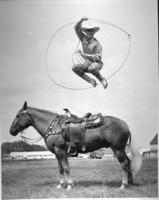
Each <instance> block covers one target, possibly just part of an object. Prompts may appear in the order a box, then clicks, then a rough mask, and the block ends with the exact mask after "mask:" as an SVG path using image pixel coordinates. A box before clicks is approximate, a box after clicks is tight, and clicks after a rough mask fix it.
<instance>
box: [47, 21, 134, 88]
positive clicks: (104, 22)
mask: <svg viewBox="0 0 159 200" xmlns="http://www.w3.org/2000/svg"><path fill="white" fill-rule="evenodd" d="M88 20H91V21H92V22H97V23H99V24H104V25H109V26H112V27H115V28H117V29H119V30H121V31H122V32H124V33H125V34H126V35H127V37H128V43H129V45H128V50H127V53H126V55H125V58H124V60H123V62H122V63H121V64H120V65H119V67H118V68H117V69H116V70H115V71H114V72H113V73H112V74H110V75H109V76H108V77H107V78H106V79H107V80H109V79H111V78H112V77H113V76H115V74H117V73H118V72H119V71H120V70H121V68H122V67H123V66H124V64H125V63H126V61H127V59H128V57H129V54H130V48H131V38H130V34H129V33H128V32H127V31H125V30H124V29H123V28H121V27H120V26H117V25H115V24H112V23H110V22H107V21H104V20H99V19H93V18H88ZM75 23H77V22H71V23H68V24H65V25H63V26H61V27H60V28H58V29H57V30H56V31H55V32H54V33H53V34H52V36H51V37H50V39H49V41H48V45H47V49H46V52H45V71H46V74H47V76H48V78H49V79H50V80H51V82H53V83H54V84H56V85H57V86H59V87H61V88H64V89H68V90H86V89H90V88H93V86H90V87H86V88H72V87H67V86H64V85H62V84H60V83H58V82H57V81H55V80H54V78H53V77H52V76H51V75H50V73H49V71H48V64H47V63H48V62H47V58H48V52H49V47H50V46H51V42H52V40H53V38H54V37H55V35H56V34H57V33H58V32H60V31H61V30H62V29H64V28H66V27H68V26H70V25H74V24H75ZM79 44H80V40H79V41H78V43H77V45H76V47H75V50H74V52H75V51H76V50H77V48H78V46H79ZM73 54H74V53H72V62H73V63H74V60H73Z"/></svg>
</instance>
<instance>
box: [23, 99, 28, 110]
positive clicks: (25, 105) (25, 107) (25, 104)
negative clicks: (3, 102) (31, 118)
mask: <svg viewBox="0 0 159 200" xmlns="http://www.w3.org/2000/svg"><path fill="white" fill-rule="evenodd" d="M26 109H27V102H26V101H25V102H24V105H23V110H26Z"/></svg>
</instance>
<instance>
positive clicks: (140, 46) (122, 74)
mask: <svg viewBox="0 0 159 200" xmlns="http://www.w3.org/2000/svg"><path fill="white" fill-rule="evenodd" d="M83 16H86V17H88V18H92V19H99V20H103V21H105V22H110V23H112V24H114V25H116V26H119V27H121V28H123V29H124V30H126V31H127V32H128V33H130V34H131V42H130V44H131V50H130V54H129V57H128V59H127V61H126V63H125V64H124V66H123V67H122V69H121V70H120V71H119V72H118V73H117V74H116V75H115V76H113V77H112V78H111V79H110V80H108V84H109V86H108V88H107V89H106V90H104V89H103V87H102V85H101V84H99V85H98V86H97V87H96V88H91V89H87V90H67V89H64V88H61V87H59V86H57V85H55V84H54V83H53V82H52V81H51V80H50V79H49V77H48V76H47V73H46V67H47V69H48V71H49V74H50V76H51V77H52V78H54V79H55V80H56V81H57V82H58V83H60V84H62V85H64V86H66V87H73V88H86V87H89V84H87V83H86V82H84V81H83V80H82V79H80V78H79V77H77V76H76V75H75V74H74V73H73V72H72V71H71V67H72V63H71V62H72V61H71V59H72V53H73V51H74V48H75V46H76V45H77V43H78V40H77V37H76V35H75V32H74V24H73V23H74V22H77V21H78V20H79V19H81V18H82V17H83ZM70 23H71V25H68V26H66V27H65V28H62V29H61V30H60V31H57V30H58V29H59V28H60V27H62V26H64V25H66V24H70ZM157 24H158V22H157V1H156V0H151V1H150V0H104V1H103V0H98V1H97V0H94V1H93V0H85V1H77V0H74V1H71V0H66V1H64V0H63V1H62V0H58V1H47V0H46V1H44V0H43V1H42V0H39V1H23V0H21V1H18V0H17V1H0V27H1V28H0V105H1V107H0V113H1V115H0V125H1V126H0V127H1V130H0V131H1V141H2V142H12V141H16V140H19V139H20V137H19V136H17V137H13V136H11V135H10V134H9V127H10V125H11V123H12V121H13V119H14V117H15V115H16V113H17V112H18V110H19V109H20V108H21V107H22V105H23V103H24V101H25V100H27V102H28V105H29V106H32V107H36V108H41V109H46V110H50V111H54V112H58V113H59V114H64V113H63V108H69V109H70V110H71V112H72V113H74V114H76V115H78V116H83V115H84V114H85V113H87V112H92V113H99V112H101V113H102V114H103V115H111V116H115V117H119V118H121V119H123V120H125V121H126V122H127V123H128V125H129V127H130V130H131V132H132V136H133V137H134V138H135V140H136V143H137V145H138V146H139V147H147V146H149V143H150V141H151V140H152V138H153V137H154V136H155V134H156V133H157V132H158V120H157V106H158V105H157V103H158V100H157V98H158V25H157ZM97 25H98V26H100V27H101V30H100V31H99V32H98V34H97V35H96V37H97V38H98V39H99V40H100V42H101V44H102V47H103V61H104V67H103V69H102V70H101V73H102V75H104V76H105V77H108V76H109V75H110V74H111V73H113V72H114V70H116V69H117V68H118V67H119V66H120V64H121V63H122V62H123V60H124V58H125V56H126V53H127V51H128V45H129V41H128V39H127V36H126V35H125V36H124V35H123V33H122V32H121V31H120V30H117V29H116V28H114V27H111V26H110V25H108V24H107V25H106V24H104V25H103V24H101V23H100V22H98V23H97ZM56 32H57V33H56ZM54 33H56V35H55V36H54V37H53V38H52V39H51V41H50V38H51V37H52V36H53V34H54ZM49 41H50V43H49ZM48 45H49V49H48V53H47V55H46V51H47V47H48ZM45 59H47V66H46V65H45ZM25 134H26V136H27V137H29V138H37V137H38V133H37V132H36V131H35V130H34V129H33V128H29V129H27V130H26V131H25ZM39 144H43V142H40V143H39Z"/></svg>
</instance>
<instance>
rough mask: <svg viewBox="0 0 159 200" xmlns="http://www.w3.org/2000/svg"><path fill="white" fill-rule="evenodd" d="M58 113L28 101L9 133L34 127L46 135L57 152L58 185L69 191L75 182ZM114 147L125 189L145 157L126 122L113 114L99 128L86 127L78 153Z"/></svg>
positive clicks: (49, 147) (47, 142) (51, 148)
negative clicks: (28, 103) (83, 140)
mask: <svg viewBox="0 0 159 200" xmlns="http://www.w3.org/2000/svg"><path fill="white" fill-rule="evenodd" d="M59 116H62V115H59V114H58V113H54V112H51V111H47V110H42V109H38V108H34V107H30V106H28V105H27V102H26V101H25V102H24V104H23V106H22V108H21V109H20V110H19V112H18V113H17V115H16V117H15V119H14V121H13V122H12V124H11V127H10V134H11V135H12V136H16V135H17V134H18V133H20V132H22V131H23V130H24V129H26V128H28V127H29V126H32V127H33V128H34V129H35V130H36V131H37V132H38V133H39V134H40V135H41V137H43V139H44V141H45V144H46V146H47V148H48V149H49V150H50V151H51V152H52V153H54V154H55V156H56V159H57V161H58V170H59V183H58V185H57V188H62V187H64V185H65V187H66V189H67V190H71V189H72V188H74V187H75V186H74V181H73V179H72V178H71V176H70V167H69V162H68V157H69V155H68V152H67V150H68V147H69V146H68V142H67V141H66V133H65V132H64V131H63V128H62V126H63V124H64V123H65V116H62V117H63V119H64V120H63V122H60V120H57V118H58V117H59ZM50 124H51V126H56V130H57V131H56V132H51V133H48V128H49V127H50ZM126 145H129V147H130V151H131V155H132V156H131V159H129V157H128V156H127V154H126V152H125V148H126ZM103 147H106V148H108V147H109V148H111V149H112V151H113V152H114V155H115V156H116V158H117V159H118V161H119V163H120V165H121V172H122V173H121V174H122V181H121V186H120V189H125V188H126V187H127V186H128V185H131V184H133V178H134V174H136V173H137V172H138V171H139V170H140V168H141V165H142V157H141V156H140V154H139V151H138V148H137V147H136V146H135V145H134V144H133V142H132V137H131V133H130V130H129V127H128V125H127V123H126V122H125V121H123V120H121V119H119V118H116V117H113V116H103V124H102V125H101V126H99V127H95V128H92V129H86V130H85V151H84V152H83V150H82V148H80V147H78V152H79V153H88V152H92V151H95V150H98V149H100V148H103Z"/></svg>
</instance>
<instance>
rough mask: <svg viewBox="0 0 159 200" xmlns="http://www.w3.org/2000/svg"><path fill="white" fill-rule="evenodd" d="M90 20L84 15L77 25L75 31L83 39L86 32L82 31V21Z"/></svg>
mask: <svg viewBox="0 0 159 200" xmlns="http://www.w3.org/2000/svg"><path fill="white" fill-rule="evenodd" d="M85 20H88V19H87V18H85V17H83V18H82V19H81V20H80V21H79V22H77V24H76V25H75V31H76V34H77V36H78V38H79V39H80V40H81V41H82V40H83V38H84V37H85V35H84V33H83V32H82V22H83V21H85Z"/></svg>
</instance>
